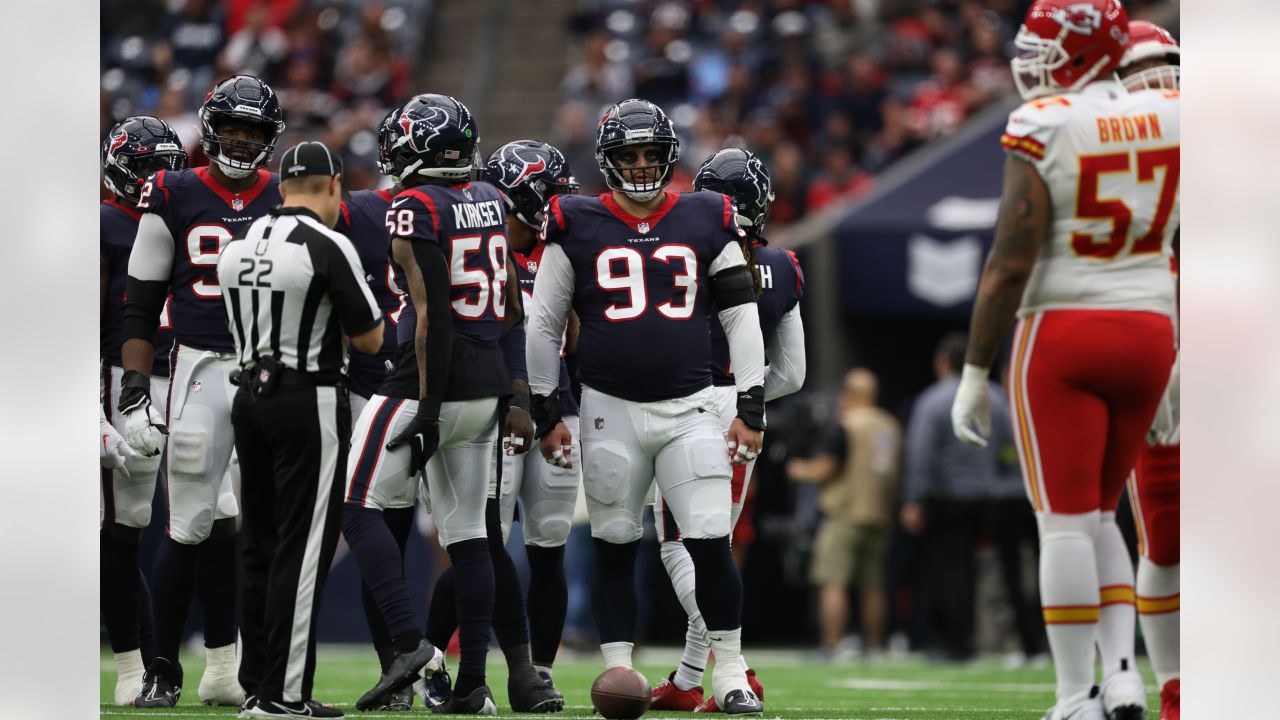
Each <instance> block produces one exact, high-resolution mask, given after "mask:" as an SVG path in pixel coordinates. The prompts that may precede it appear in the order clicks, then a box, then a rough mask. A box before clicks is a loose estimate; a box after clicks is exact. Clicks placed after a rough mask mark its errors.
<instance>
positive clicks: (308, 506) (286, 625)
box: [231, 384, 351, 702]
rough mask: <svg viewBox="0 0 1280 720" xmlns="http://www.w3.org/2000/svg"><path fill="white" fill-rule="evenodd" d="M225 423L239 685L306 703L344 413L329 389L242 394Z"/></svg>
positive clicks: (339, 477) (333, 541)
mask: <svg viewBox="0 0 1280 720" xmlns="http://www.w3.org/2000/svg"><path fill="white" fill-rule="evenodd" d="M231 422H232V425H233V426H234V428H235V437H236V452H237V453H239V456H240V485H241V488H240V491H241V514H242V517H243V518H244V520H243V522H244V579H243V582H242V584H241V602H240V608H241V618H240V633H241V640H242V644H243V650H242V653H241V661H240V684H241V686H243V687H244V690H245V693H246V694H249V695H256V696H258V697H259V698H261V699H264V700H273V701H284V702H304V701H306V700H310V699H311V685H312V679H313V678H314V676H315V665H316V640H315V629H316V620H317V618H319V616H320V598H321V595H322V593H323V591H324V582H325V578H326V576H327V575H328V572H329V565H330V564H331V563H332V562H333V553H334V549H335V547H336V546H337V542H338V531H339V529H340V527H341V516H342V510H341V508H342V490H343V485H344V480H345V477H344V476H345V472H346V466H347V450H348V448H349V446H350V439H351V405H350V403H349V402H348V400H347V398H346V395H345V394H344V393H343V392H342V391H341V390H340V389H339V388H336V387H333V386H319V387H317V386H311V385H285V384H282V385H281V386H279V387H278V388H276V390H275V392H274V394H273V395H272V396H271V397H268V398H265V399H255V398H254V397H253V396H252V394H251V393H250V392H249V391H248V389H247V386H242V387H241V388H240V391H239V392H237V393H236V397H235V402H234V403H233V404H232V410H231Z"/></svg>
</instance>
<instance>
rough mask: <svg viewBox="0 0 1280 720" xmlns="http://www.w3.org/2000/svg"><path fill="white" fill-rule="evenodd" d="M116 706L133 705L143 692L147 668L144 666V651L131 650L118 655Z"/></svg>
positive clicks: (116, 657)
mask: <svg viewBox="0 0 1280 720" xmlns="http://www.w3.org/2000/svg"><path fill="white" fill-rule="evenodd" d="M115 659H116V689H115V698H114V699H115V703H116V705H132V704H133V701H134V699H135V698H137V697H138V693H140V692H142V676H143V673H145V672H146V667H145V666H144V665H143V664H142V651H140V650H129V651H128V652H122V653H116V654H115Z"/></svg>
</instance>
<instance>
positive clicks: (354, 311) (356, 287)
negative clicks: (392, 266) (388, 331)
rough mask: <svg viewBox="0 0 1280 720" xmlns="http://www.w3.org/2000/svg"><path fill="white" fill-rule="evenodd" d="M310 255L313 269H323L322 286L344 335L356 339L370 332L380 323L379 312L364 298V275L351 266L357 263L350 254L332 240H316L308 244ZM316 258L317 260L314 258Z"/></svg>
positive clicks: (353, 252) (371, 299)
mask: <svg viewBox="0 0 1280 720" xmlns="http://www.w3.org/2000/svg"><path fill="white" fill-rule="evenodd" d="M307 247H308V249H309V250H310V251H311V260H312V265H313V267H316V268H324V270H323V272H324V276H325V282H326V283H327V284H328V286H329V297H330V299H331V300H332V301H333V309H334V311H335V312H336V313H337V315H338V321H339V322H340V323H342V330H343V331H344V332H345V333H346V334H347V335H348V336H351V335H360V334H362V333H366V332H368V331H370V330H372V329H373V328H374V327H376V326H377V324H378V321H379V320H381V319H382V311H380V310H379V309H378V306H377V305H376V304H375V303H374V302H373V296H372V295H367V294H366V288H365V287H362V286H364V273H363V271H362V270H360V269H357V268H358V267H359V266H353V265H352V262H353V261H354V262H359V260H358V258H356V257H355V251H354V249H353V250H352V257H348V256H347V254H346V253H344V252H343V251H342V248H340V247H338V245H337V243H336V242H334V240H333V239H332V238H329V237H325V236H319V237H317V238H316V240H315V242H310V243H308V246H307ZM317 256H320V257H317Z"/></svg>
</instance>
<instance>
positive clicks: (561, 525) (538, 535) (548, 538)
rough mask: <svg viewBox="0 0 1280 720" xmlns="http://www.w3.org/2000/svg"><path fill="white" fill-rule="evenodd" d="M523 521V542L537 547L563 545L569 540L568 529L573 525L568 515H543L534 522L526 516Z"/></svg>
mask: <svg viewBox="0 0 1280 720" xmlns="http://www.w3.org/2000/svg"><path fill="white" fill-rule="evenodd" d="M525 522H526V523H527V525H526V526H525V527H526V528H527V529H526V530H525V533H524V541H525V544H526V545H537V546H538V547H560V546H561V545H564V544H565V542H567V541H568V540H569V530H570V529H571V528H572V527H573V523H572V521H571V518H569V517H544V518H542V519H541V520H539V521H538V522H536V523H535V522H533V521H532V520H530V518H528V517H526V518H525Z"/></svg>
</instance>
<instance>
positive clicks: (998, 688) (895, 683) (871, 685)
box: [828, 678, 1057, 693]
mask: <svg viewBox="0 0 1280 720" xmlns="http://www.w3.org/2000/svg"><path fill="white" fill-rule="evenodd" d="M828 684H829V685H831V686H834V687H841V688H847V689H849V690H902V691H910V690H945V691H948V692H956V691H963V692H977V691H995V692H1015V693H1046V692H1053V691H1054V690H1055V689H1056V687H1057V686H1055V685H1053V684H1052V683H967V682H966V683H959V682H929V681H922V680H889V679H887V678H846V679H844V680H835V681H832V682H830V683H828Z"/></svg>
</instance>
